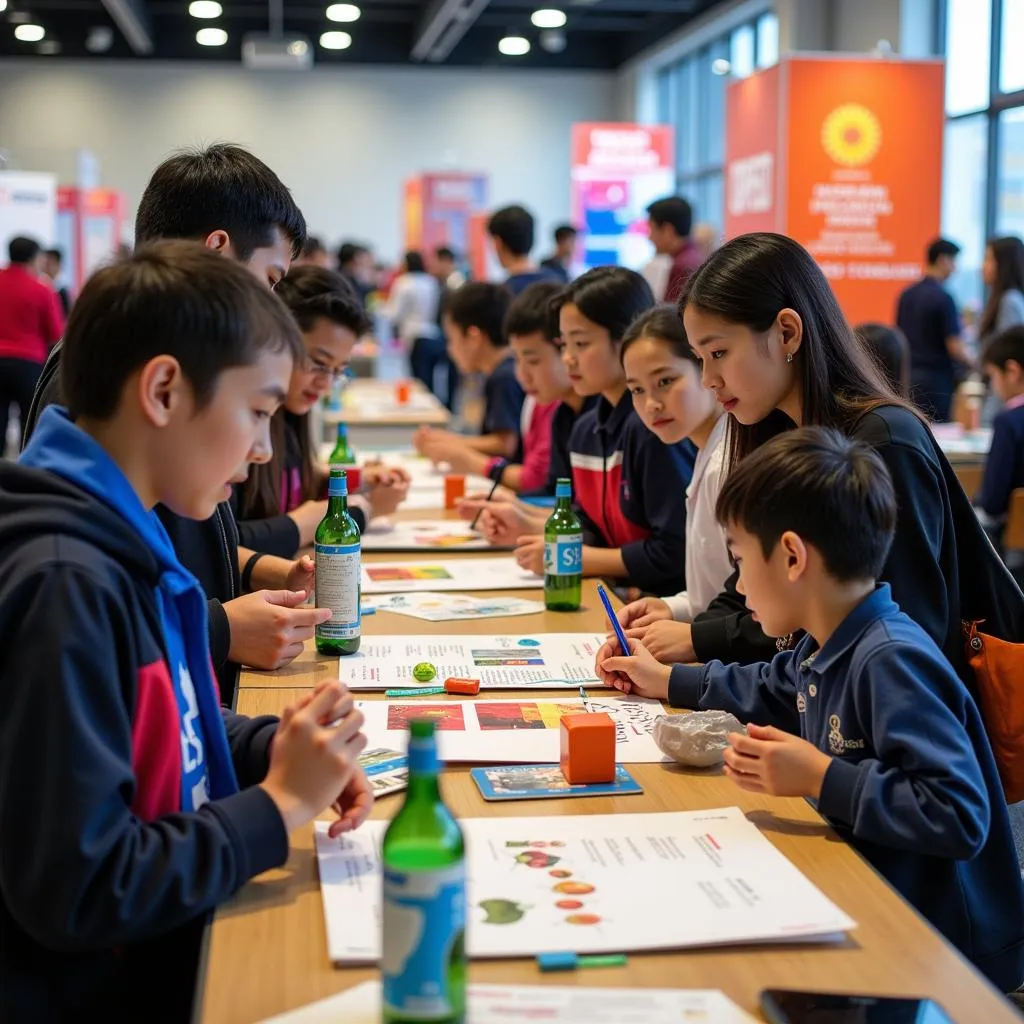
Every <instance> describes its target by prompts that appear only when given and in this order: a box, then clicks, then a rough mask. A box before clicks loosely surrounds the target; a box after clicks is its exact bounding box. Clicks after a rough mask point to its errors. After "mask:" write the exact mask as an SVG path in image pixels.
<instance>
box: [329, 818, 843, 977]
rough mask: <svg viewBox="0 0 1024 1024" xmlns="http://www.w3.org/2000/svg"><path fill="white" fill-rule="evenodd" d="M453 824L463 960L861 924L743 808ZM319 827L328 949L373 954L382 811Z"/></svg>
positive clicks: (811, 933) (778, 937) (707, 942)
mask: <svg viewBox="0 0 1024 1024" xmlns="http://www.w3.org/2000/svg"><path fill="white" fill-rule="evenodd" d="M459 824H460V825H461V827H462V830H463V834H464V836H465V840H466V877H467V892H466V897H467V908H468V913H467V932H466V949H467V951H468V953H469V955H470V956H471V957H478V958H482V959H487V958H493V957H521V956H530V957H532V956H535V955H536V954H538V953H547V952H558V951H561V950H566V949H571V950H573V951H575V952H578V953H617V952H626V953H629V952H634V951H640V950H654V949H686V948H691V947H696V946H717V945H730V944H735V943H777V942H792V941H794V940H796V939H801V940H803V941H807V940H811V939H813V940H819V941H835V940H836V939H838V938H841V936H842V933H844V932H847V931H849V930H851V929H853V928H855V927H856V922H855V921H853V920H852V919H851V918H850V917H848V916H847V915H846V914H845V913H844V912H843V911H842V910H840V909H839V907H837V906H836V905H835V904H834V903H832V902H831V900H829V899H827V898H826V896H825V895H824V893H822V892H821V891H820V890H819V889H818V888H817V887H816V886H814V885H812V884H811V882H810V881H809V880H808V879H807V878H806V877H805V876H804V875H803V874H801V873H800V872H799V871H798V870H797V869H796V867H794V865H793V864H792V863H790V861H788V860H787V859H786V858H785V857H784V856H783V855H782V854H781V853H780V852H779V851H778V850H777V849H776V848H775V847H774V846H773V845H772V844H771V843H770V842H769V841H768V840H767V839H766V838H765V837H764V836H763V835H762V834H761V832H760V831H759V830H758V828H757V826H756V825H754V824H753V823H751V822H750V821H748V820H747V818H746V817H745V816H744V814H743V812H742V811H741V810H740V809H739V808H738V807H722V808H718V809H715V810H704V811H674V812H668V813H660V814H630V813H618V814H599V815H585V816H582V817H577V816H556V817H542V818H503V817H491V818H465V819H463V820H462V821H460V823H459ZM327 828H328V823H327V822H317V823H316V848H317V857H318V858H319V866H320V885H321V894H322V896H323V900H324V913H325V915H326V924H327V941H328V953H329V956H330V958H331V960H332V961H334V962H335V963H375V962H377V961H378V960H379V958H380V927H381V925H380V920H381V909H380V870H381V868H380V844H381V840H382V837H383V834H384V830H385V829H386V828H387V822H383V821H368V822H367V823H366V824H365V825H364V826H363V827H362V828H360V829H359V830H358V831H357V832H354V833H347V834H345V835H342V836H339V837H338V838H337V839H331V838H330V837H329V836H328V835H327Z"/></svg>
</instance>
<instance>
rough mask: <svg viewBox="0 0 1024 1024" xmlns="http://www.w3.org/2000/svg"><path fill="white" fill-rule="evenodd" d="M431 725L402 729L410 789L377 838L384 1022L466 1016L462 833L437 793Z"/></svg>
mask: <svg viewBox="0 0 1024 1024" xmlns="http://www.w3.org/2000/svg"><path fill="white" fill-rule="evenodd" d="M434 728H435V723H434V722H433V721H431V720H430V719H422V718H418V719H414V720H413V721H412V722H411V723H410V725H409V788H408V790H407V791H406V796H405V803H404V804H402V807H401V809H400V810H399V812H398V813H397V814H396V815H395V817H394V818H393V819H392V821H391V824H390V825H389V826H388V829H387V831H386V832H385V833H384V842H383V846H382V849H381V859H382V861H383V869H384V870H383V875H384V881H383V885H384V891H383V908H384V913H383V956H382V959H381V971H382V974H383V989H384V991H383V996H384V1015H383V1020H384V1024H427V1022H429V1024H463V1022H464V1021H465V1019H466V973H467V972H466V942H465V933H466V866H465V846H464V844H463V839H462V830H461V829H460V828H459V825H458V822H456V820H455V818H454V817H453V816H452V813H451V811H449V810H448V808H447V807H445V805H444V801H442V799H441V793H440V790H439V789H438V784H437V778H438V773H439V768H440V762H439V760H438V756H437V737H436V736H435V734H434Z"/></svg>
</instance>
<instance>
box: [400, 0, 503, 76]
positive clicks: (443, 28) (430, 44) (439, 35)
mask: <svg viewBox="0 0 1024 1024" xmlns="http://www.w3.org/2000/svg"><path fill="white" fill-rule="evenodd" d="M489 3H490V0H433V2H432V3H431V4H430V6H429V7H428V8H427V10H426V13H425V14H424V15H423V19H422V20H421V21H420V24H419V26H418V27H417V29H416V35H415V37H414V38H413V44H412V59H413V60H419V61H424V60H425V61H431V62H432V63H435V64H440V63H442V62H443V61H444V60H446V59H447V57H448V55H449V54H450V53H451V52H452V50H454V49H455V47H456V45H457V44H458V42H459V40H460V39H462V37H463V36H464V35H465V34H466V33H467V32H468V31H469V29H470V27H471V26H472V25H473V23H474V22H475V21H476V19H477V18H478V17H479V16H480V15H481V14H482V13H483V11H484V9H485V8H486V7H487V5H488V4H489Z"/></svg>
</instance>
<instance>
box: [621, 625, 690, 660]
mask: <svg viewBox="0 0 1024 1024" xmlns="http://www.w3.org/2000/svg"><path fill="white" fill-rule="evenodd" d="M626 638H627V639H629V640H640V641H642V642H643V645H644V647H646V648H647V650H649V651H650V652H651V654H653V655H654V657H655V658H657V659H658V661H661V662H664V663H665V664H670V663H672V662H676V661H683V662H687V661H696V660H697V654H696V652H695V651H694V649H693V628H692V627H691V626H690V623H688V622H673V621H672V620H671V619H670V620H668V621H666V620H664V619H659V620H658V621H657V622H652V623H651V624H650V625H649V626H645V627H643V628H642V629H627V630H626Z"/></svg>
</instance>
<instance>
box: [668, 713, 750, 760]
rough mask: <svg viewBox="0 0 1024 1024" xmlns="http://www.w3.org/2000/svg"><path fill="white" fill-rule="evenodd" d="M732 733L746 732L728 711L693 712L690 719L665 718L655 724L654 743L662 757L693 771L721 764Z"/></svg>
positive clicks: (672, 716) (679, 717)
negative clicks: (666, 755) (728, 738)
mask: <svg viewBox="0 0 1024 1024" xmlns="http://www.w3.org/2000/svg"><path fill="white" fill-rule="evenodd" d="M731 732H746V730H745V729H744V728H743V725H742V724H741V723H740V720H739V719H738V718H737V717H736V716H735V715H732V714H730V713H729V712H728V711H694V712H691V713H690V714H689V715H663V716H662V717H661V718H659V719H658V720H657V721H656V722H655V723H654V732H653V736H654V742H655V743H657V744H658V749H659V750H660V751H661V752H662V753H663V754H668V756H669V757H671V758H672V759H673V760H674V761H678V762H679V764H685V765H687V766H688V767H690V768H711V767H712V766H713V765H716V764H721V763H722V751H723V750H725V748H726V747H727V746H728V742H727V740H726V737H727V736H728V735H729V733H731Z"/></svg>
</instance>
